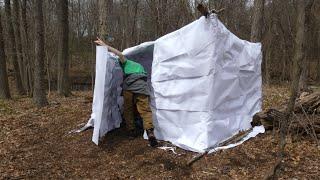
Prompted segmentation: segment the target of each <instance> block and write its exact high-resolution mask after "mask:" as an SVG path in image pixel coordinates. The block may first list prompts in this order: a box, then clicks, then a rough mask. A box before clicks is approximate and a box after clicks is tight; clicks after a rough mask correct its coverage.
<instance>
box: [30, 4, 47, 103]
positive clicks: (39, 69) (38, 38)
mask: <svg viewBox="0 0 320 180" xmlns="http://www.w3.org/2000/svg"><path fill="white" fill-rule="evenodd" d="M42 3H43V1H39V0H34V1H33V4H34V11H35V12H34V13H35V14H34V19H35V31H36V32H35V66H34V93H33V99H34V102H35V104H36V105H37V106H38V107H43V106H46V105H47V104H48V101H47V98H46V92H45V84H44V83H45V81H44V76H45V73H44V57H45V53H44V24H43V11H42Z"/></svg>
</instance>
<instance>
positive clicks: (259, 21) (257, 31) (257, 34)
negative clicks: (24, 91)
mask: <svg viewBox="0 0 320 180" xmlns="http://www.w3.org/2000/svg"><path fill="white" fill-rule="evenodd" d="M263 10H264V0H255V1H254V14H253V22H252V26H251V38H250V40H251V41H252V42H258V41H261V35H262V25H263Z"/></svg>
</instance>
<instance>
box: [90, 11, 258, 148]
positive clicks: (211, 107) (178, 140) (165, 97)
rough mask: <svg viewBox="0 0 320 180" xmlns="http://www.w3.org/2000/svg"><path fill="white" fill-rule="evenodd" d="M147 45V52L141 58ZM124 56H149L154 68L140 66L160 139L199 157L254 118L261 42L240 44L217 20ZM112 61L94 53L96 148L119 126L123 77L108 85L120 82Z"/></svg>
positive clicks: (208, 20) (197, 24)
mask: <svg viewBox="0 0 320 180" xmlns="http://www.w3.org/2000/svg"><path fill="white" fill-rule="evenodd" d="M149 47H152V48H153V47H154V49H153V54H151V55H150V52H148V53H147V55H143V53H142V54H141V52H140V51H144V49H148V51H150V48H149ZM136 52H139V53H136ZM124 54H126V55H132V57H137V58H139V57H141V58H142V59H143V60H141V62H142V63H141V64H143V65H147V66H148V64H149V65H150V66H151V62H149V61H146V59H148V58H150V57H152V59H150V61H152V70H151V68H150V67H145V68H146V69H148V68H149V69H150V70H151V83H152V89H153V91H152V94H151V97H152V106H153V107H152V110H153V121H154V126H155V135H156V137H157V138H158V139H159V140H165V141H170V142H172V143H173V144H175V145H177V146H179V147H181V148H184V149H187V150H191V151H195V152H203V151H206V150H208V149H210V148H211V147H215V146H216V145H217V144H218V143H220V142H222V141H223V140H226V139H228V138H230V137H231V136H233V135H235V134H237V133H238V132H239V131H240V130H246V129H249V128H250V127H251V125H250V122H251V121H252V116H253V115H254V114H255V113H256V112H259V111H260V110H261V83H262V82H261V58H262V56H261V44H260V43H250V42H247V41H244V40H241V39H239V38H238V37H236V36H235V35H234V34H232V33H231V32H230V31H229V30H228V29H226V27H225V26H224V25H223V24H222V23H221V22H220V21H219V20H218V18H217V17H216V16H215V15H211V16H210V17H209V18H204V17H201V18H200V19H198V20H196V21H194V22H192V23H191V24H189V25H187V26H185V27H183V28H181V29H179V30H177V31H175V32H172V33H170V34H167V35H165V36H163V37H161V38H159V39H157V40H156V41H155V42H148V43H144V44H141V45H139V46H136V47H133V48H129V49H127V50H125V51H124ZM134 54H135V55H134ZM110 59H111V58H110V56H109V55H108V53H107V52H106V50H105V49H103V48H101V47H98V48H97V65H96V81H95V82H96V84H95V90H94V100H93V101H94V102H93V108H92V109H93V113H92V116H91V120H89V122H88V124H87V126H94V133H93V141H94V142H95V143H96V144H97V143H98V139H99V137H102V136H103V135H105V134H106V133H107V132H108V131H110V130H111V129H113V128H117V127H119V125H120V122H121V118H120V113H119V112H120V109H119V107H121V103H122V102H121V101H122V100H121V97H120V91H121V89H120V84H121V82H120V81H121V80H120V79H118V80H116V81H114V80H112V79H113V78H118V77H121V76H120V75H119V74H118V75H119V76H116V75H115V74H116V73H121V70H120V69H119V67H118V66H117V64H115V61H113V60H110ZM136 60H138V62H139V59H136ZM113 68H115V69H117V70H112V69H113ZM111 96H112V97H111ZM117 96H118V97H117Z"/></svg>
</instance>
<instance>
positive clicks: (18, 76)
mask: <svg viewBox="0 0 320 180" xmlns="http://www.w3.org/2000/svg"><path fill="white" fill-rule="evenodd" d="M4 2H5V11H6V18H7V28H8V36H9V42H10V46H9V50H10V51H9V56H11V57H12V63H13V67H14V75H15V80H16V81H15V82H16V88H17V91H18V93H19V94H20V95H23V94H25V90H24V88H23V85H22V80H21V74H20V67H19V63H18V56H17V48H16V42H15V35H14V30H13V24H12V23H13V19H12V15H11V5H10V0H5V1H4Z"/></svg>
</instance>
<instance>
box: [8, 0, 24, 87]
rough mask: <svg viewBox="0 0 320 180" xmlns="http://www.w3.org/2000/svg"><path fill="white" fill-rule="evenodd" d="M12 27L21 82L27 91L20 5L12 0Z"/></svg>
mask: <svg viewBox="0 0 320 180" xmlns="http://www.w3.org/2000/svg"><path fill="white" fill-rule="evenodd" d="M12 5H13V8H12V11H13V26H14V37H15V43H16V50H17V57H18V63H19V68H20V75H21V80H22V84H23V88H24V89H25V90H27V80H26V76H25V75H26V74H25V67H26V63H25V59H24V58H23V55H22V37H21V33H20V30H21V29H20V5H19V1H18V0H13V4H12Z"/></svg>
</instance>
